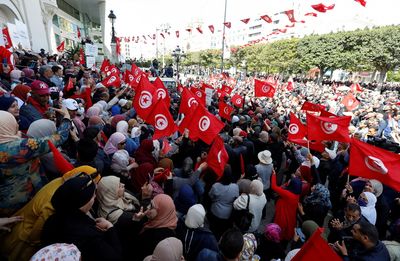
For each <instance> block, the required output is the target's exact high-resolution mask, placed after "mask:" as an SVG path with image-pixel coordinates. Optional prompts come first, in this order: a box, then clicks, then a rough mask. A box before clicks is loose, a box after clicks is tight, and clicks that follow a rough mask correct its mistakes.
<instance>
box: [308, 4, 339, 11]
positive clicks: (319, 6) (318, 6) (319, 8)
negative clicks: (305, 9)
mask: <svg viewBox="0 0 400 261" xmlns="http://www.w3.org/2000/svg"><path fill="white" fill-rule="evenodd" d="M311 7H312V8H313V9H314V10H316V11H318V12H321V13H325V12H326V11H328V10H332V9H333V8H334V7H335V4H332V5H330V6H325V5H324V4H322V3H320V4H316V5H312V6H311Z"/></svg>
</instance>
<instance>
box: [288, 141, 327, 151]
mask: <svg viewBox="0 0 400 261" xmlns="http://www.w3.org/2000/svg"><path fill="white" fill-rule="evenodd" d="M288 141H290V142H292V143H295V144H297V145H300V146H302V147H305V148H307V147H310V150H315V151H318V152H320V153H322V152H324V151H325V145H324V144H322V142H321V141H315V140H311V141H309V140H305V139H293V140H288Z"/></svg>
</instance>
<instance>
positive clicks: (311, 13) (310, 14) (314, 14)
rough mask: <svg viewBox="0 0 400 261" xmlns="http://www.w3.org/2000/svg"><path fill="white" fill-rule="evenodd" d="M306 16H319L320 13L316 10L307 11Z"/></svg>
mask: <svg viewBox="0 0 400 261" xmlns="http://www.w3.org/2000/svg"><path fill="white" fill-rule="evenodd" d="M304 16H314V17H317V16H318V14H317V13H314V12H310V13H306V14H305V15H304Z"/></svg>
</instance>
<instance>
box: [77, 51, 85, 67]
mask: <svg viewBox="0 0 400 261" xmlns="http://www.w3.org/2000/svg"><path fill="white" fill-rule="evenodd" d="M79 64H80V65H85V64H86V61H85V53H84V52H83V48H80V49H79Z"/></svg>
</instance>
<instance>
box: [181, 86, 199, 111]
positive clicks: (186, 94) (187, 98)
mask: <svg viewBox="0 0 400 261" xmlns="http://www.w3.org/2000/svg"><path fill="white" fill-rule="evenodd" d="M198 105H199V102H198V101H197V100H196V97H195V96H194V94H193V93H192V92H191V91H189V89H188V88H183V91H182V96H181V104H180V106H179V113H183V114H185V116H188V115H189V114H190V113H192V112H193V111H194V110H195V109H196V107H197V106H198Z"/></svg>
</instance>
